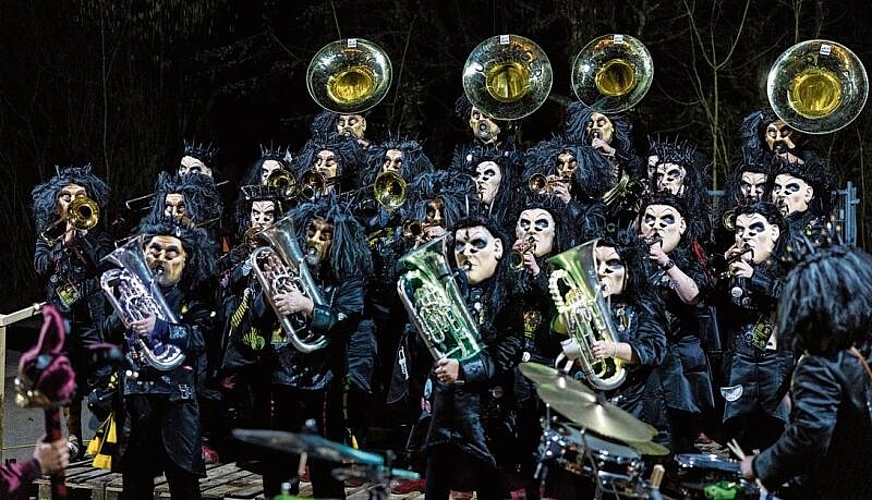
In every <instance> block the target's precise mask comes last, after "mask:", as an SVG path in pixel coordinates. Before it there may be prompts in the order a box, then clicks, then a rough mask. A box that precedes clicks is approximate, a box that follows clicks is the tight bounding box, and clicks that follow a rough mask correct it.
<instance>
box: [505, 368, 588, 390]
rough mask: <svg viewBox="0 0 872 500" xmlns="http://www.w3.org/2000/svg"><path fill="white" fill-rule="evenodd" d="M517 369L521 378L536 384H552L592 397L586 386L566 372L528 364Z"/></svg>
mask: <svg viewBox="0 0 872 500" xmlns="http://www.w3.org/2000/svg"><path fill="white" fill-rule="evenodd" d="M518 369H519V370H521V374H522V375H523V376H525V377H527V378H528V379H530V380H532V381H533V382H536V383H537V384H553V385H555V386H557V387H561V388H567V387H568V388H571V389H573V390H575V391H577V392H581V393H588V394H589V395H591V396H593V395H594V394H593V391H591V390H590V389H589V388H588V387H587V386H586V385H584V384H582V383H581V382H579V381H578V380H575V379H574V378H572V377H571V376H570V375H569V374H567V373H566V372H562V371H560V370H557V369H555V368H551V367H550V366H546V365H542V364H539V363H530V362H528V363H521V364H520V365H518Z"/></svg>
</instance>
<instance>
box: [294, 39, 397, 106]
mask: <svg viewBox="0 0 872 500" xmlns="http://www.w3.org/2000/svg"><path fill="white" fill-rule="evenodd" d="M392 77H393V68H392V66H391V60H390V58H388V56H387V53H385V51H384V50H382V49H381V47H379V46H378V45H376V44H374V43H372V42H370V41H369V40H365V39H363V38H347V39H343V40H337V41H335V42H331V43H329V44H327V45H325V46H324V47H323V48H322V49H321V50H319V51H318V53H317V54H315V57H313V58H312V61H311V62H310V63H309V69H308V70H307V71H306V87H307V88H308V89H309V95H310V96H312V99H313V100H314V101H315V102H316V103H317V104H318V105H319V106H321V107H322V108H324V109H326V110H328V111H333V112H334V113H340V114H358V113H362V112H364V111H366V110H368V109H370V108H372V107H373V106H375V105H376V104H378V103H379V102H381V100H382V99H384V97H385V95H387V93H388V90H389V89H390V87H391V79H392Z"/></svg>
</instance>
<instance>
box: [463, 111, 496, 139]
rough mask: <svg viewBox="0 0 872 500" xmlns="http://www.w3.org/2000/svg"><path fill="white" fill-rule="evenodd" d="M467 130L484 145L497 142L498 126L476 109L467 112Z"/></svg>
mask: <svg viewBox="0 0 872 500" xmlns="http://www.w3.org/2000/svg"><path fill="white" fill-rule="evenodd" d="M469 128H470V129H471V130H472V135H474V136H475V138H476V139H478V140H479V141H481V142H483V143H484V144H493V143H495V142H497V138H498V137H499V135H500V126H499V125H497V123H496V122H495V121H493V120H492V119H491V118H490V117H489V116H487V115H485V114H484V113H482V112H481V111H480V110H479V109H478V108H476V107H473V108H472V111H470V112H469Z"/></svg>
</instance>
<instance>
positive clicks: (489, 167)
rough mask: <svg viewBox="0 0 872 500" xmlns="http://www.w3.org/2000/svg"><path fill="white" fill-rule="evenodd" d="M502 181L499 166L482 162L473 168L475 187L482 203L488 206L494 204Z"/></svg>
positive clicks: (489, 162)
mask: <svg viewBox="0 0 872 500" xmlns="http://www.w3.org/2000/svg"><path fill="white" fill-rule="evenodd" d="M502 180H503V173H502V170H500V166H499V165H497V164H496V163H494V162H492V161H483V162H481V163H479V164H478V166H476V167H475V185H476V188H477V189H478V194H479V196H480V197H481V201H482V203H484V204H485V205H487V206H490V205H491V204H492V203H493V202H494V199H495V198H496V197H497V191H499V190H500V181H502Z"/></svg>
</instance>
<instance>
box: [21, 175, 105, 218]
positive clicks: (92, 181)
mask: <svg viewBox="0 0 872 500" xmlns="http://www.w3.org/2000/svg"><path fill="white" fill-rule="evenodd" d="M92 170H93V169H92V167H91V164H90V163H88V164H85V165H65V166H58V165H55V175H54V177H52V178H51V179H49V180H48V181H46V182H44V183H42V184H39V185H37V186H36V187H34V188H33V191H32V192H31V195H32V197H33V201H32V205H31V208H32V209H33V218H34V223H35V225H36V232H37V234H39V233H41V232H42V231H43V230H45V228H46V227H48V225H50V224H51V223H53V222H55V221H56V220H58V218H59V217H60V208H59V207H58V197H59V196H60V193H61V189H63V188H64V187H66V186H68V185H70V184H77V185H79V186H82V187H83V188H85V191H86V192H87V193H88V197H89V198H91V199H92V200H94V202H96V203H97V206H98V207H100V210H105V209H106V207H107V205H108V204H109V193H110V189H109V185H108V184H106V182H105V181H103V179H101V178H99V177H97V175H96V174H94V173H93V172H92Z"/></svg>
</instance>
